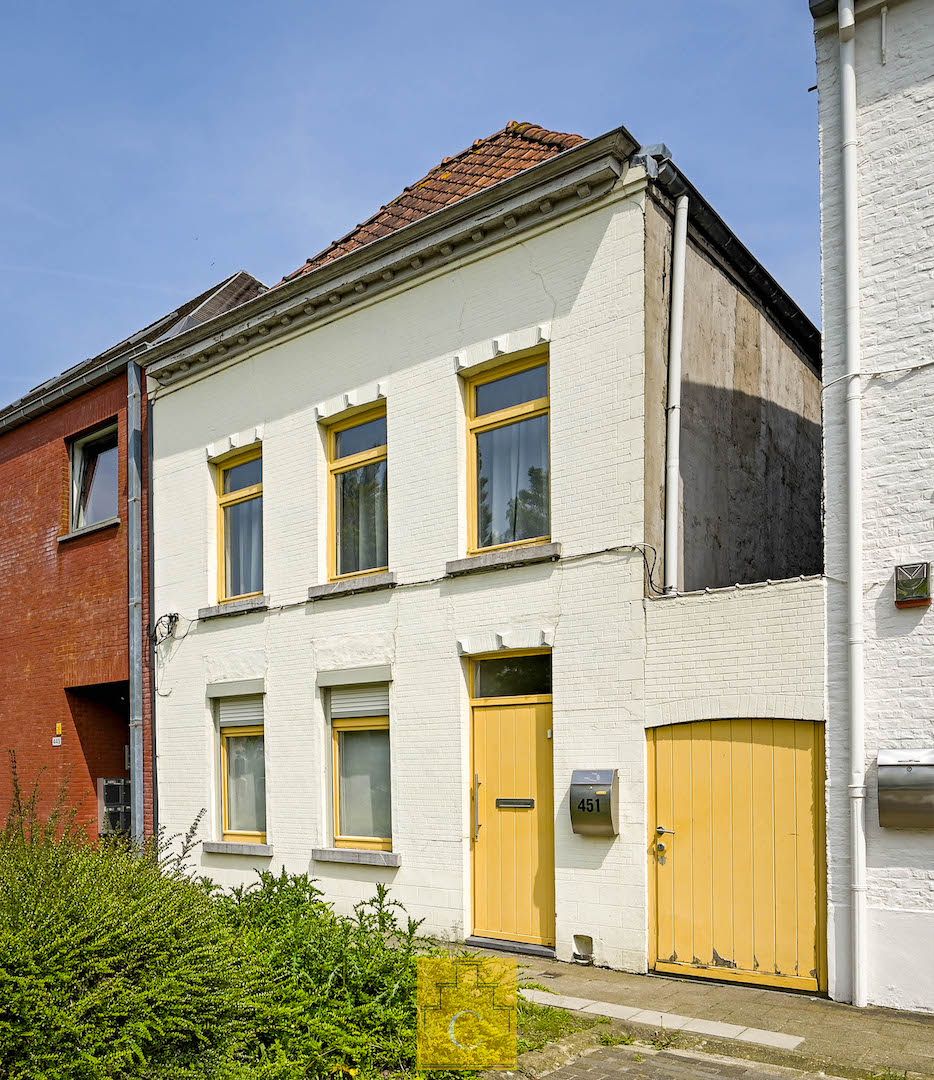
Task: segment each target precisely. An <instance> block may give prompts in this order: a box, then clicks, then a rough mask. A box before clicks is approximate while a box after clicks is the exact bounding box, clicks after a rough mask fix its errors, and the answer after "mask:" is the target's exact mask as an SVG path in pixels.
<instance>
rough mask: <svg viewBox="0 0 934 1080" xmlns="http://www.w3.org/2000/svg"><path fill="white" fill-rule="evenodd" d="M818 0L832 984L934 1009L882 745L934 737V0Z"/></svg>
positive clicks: (909, 837)
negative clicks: (854, 421) (854, 832)
mask: <svg viewBox="0 0 934 1080" xmlns="http://www.w3.org/2000/svg"><path fill="white" fill-rule="evenodd" d="M838 7H839V10H838ZM811 10H812V13H813V14H814V16H815V28H816V44H817V67H818V80H819V91H820V150H821V208H822V252H823V312H824V383H825V393H824V417H825V425H824V454H825V481H826V523H825V528H826V572H827V599H828V607H827V620H828V621H827V635H828V637H827V647H828V653H827V659H828V689H827V709H828V714H827V726H828V738H827V749H828V760H829V761H830V763H831V769H830V778H829V779H830V786H829V801H828V818H829V822H830V830H829V845H828V859H829V866H828V869H829V903H830V909H829V910H830V917H829V937H830V953H831V967H832V969H835V971H836V978H835V980H833V981H832V984H831V988H832V991H833V992H834V994H835V995H836V996H839V997H842V998H844V999H847V1000H856V1001H857V1002H859V1003H861V1004H862V1003H866V1002H869V1003H873V1004H879V1005H890V1006H897V1007H902V1008H912V1009H927V1010H934V831H932V829H931V827H930V826H928V827H927V828H923V827H915V828H890V827H882V826H880V823H879V812H878V800H877V792H878V771H877V766H876V762H877V757H878V754H879V752H880V751H883V752H884V751H911V752H916V751H923V750H925V749H927V750H929V751H934V612H932V610H931V608H930V607H926V606H914V607H906V608H898V607H896V605H895V602H894V601H895V593H894V575H895V567H896V566H897V565H901V564H916V563H920V562H930V561H931V560H932V557H934V481H932V475H934V367H932V342H934V277H932V260H934V7H932V5H931V4H930V3H929V2H928V0H901V2H899V0H888V3H880V2H877V0H859V2H858V3H857V4H856V6H855V12H854V10H853V8H852V5H851V4H850V3H847V2H841V3H840V4H839V5H838V4H837V2H836V0H811ZM854 15H855V19H854ZM851 61H852V68H851V69H848V68H847V65H848V64H849V63H850V62H851ZM844 70H849V78H850V81H848V82H847V85H848V86H849V88H850V90H851V91H852V90H853V89H854V88H855V97H853V98H852V99H851V100H853V102H854V105H855V108H854V109H853V116H852V121H853V124H854V135H855V141H854V142H853V143H852V144H851V145H852V147H853V149H852V151H851V153H852V160H853V188H854V195H855V201H854V204H853V205H854V207H855V213H854V215H853V220H852V223H851V226H852V225H855V226H856V227H855V229H854V228H852V227H851V231H850V233H849V241H848V233H847V229H846V228H845V220H844V205H845V203H844V184H845V181H844V171H843V161H842V150H843V146H844V142H845V140H844V136H843V131H844V128H843V126H842V123H843V118H842V115H841V114H842V111H843V107H842V98H841V72H842V71H844ZM848 243H849V247H850V250H851V251H853V253H854V254H853V259H852V262H851V264H850V267H851V274H852V278H851V283H852V287H853V289H854V297H855V300H856V303H855V304H854V305H853V313H854V316H855V321H854V323H853V324H852V329H851V331H850V335H849V336H850V345H851V347H853V348H855V349H856V350H857V351H856V353H855V356H856V358H857V361H856V362H857V364H858V367H859V368H860V369H861V373H862V374H861V377H860V378H859V379H857V380H854V379H853V378H851V377H847V373H848V370H849V372H850V373H851V374H852V373H853V371H854V367H853V364H852V362H851V363H850V364H849V365H848V357H847V346H848V332H847V327H846V321H845V315H846V311H845V286H846V266H847V262H846V252H847V246H848ZM851 385H857V386H858V387H859V389H860V390H861V402H860V403H859V405H858V409H859V412H860V413H861V427H862V430H861V434H860V435H859V436H858V438H857V439H856V440H855V445H856V448H857V450H858V452H859V454H860V455H861V465H859V466H856V467H854V469H853V477H854V478H855V480H854V483H855V485H856V486H857V487H858V494H859V495H860V496H861V500H862V511H861V513H859V512H857V513H856V514H854V518H855V519H856V520H857V521H858V523H859V524H860V528H861V532H862V540H861V544H860V545H859V548H860V550H859V551H858V553H857V554H856V555H855V556H854V564H850V565H848V558H847V552H848V542H849V540H850V538H851V535H852V534H851V527H850V517H849V514H848V509H847V485H848V480H849V478H850V477H849V469H848V460H847V430H848V429H847V415H846V399H847V390H848V387H849V386H851ZM857 473H858V475H857ZM857 539H858V537H857ZM854 565H855V570H854ZM860 574H861V576H862V583H861V585H862V603H861V605H858V606H859V610H860V611H861V614H862V618H863V627H862V630H861V631H858V632H856V633H855V634H854V633H853V631H852V629H851V627H850V621H849V618H848V607H847V588H848V582H850V581H851V580H854V578H855V580H856V581H857V588H859V584H860V583H859V575H860ZM851 637H856V638H857V639H862V638H864V639H865V643H864V644H863V645H862V650H861V651H862V653H863V660H862V666H863V676H862V679H861V683H862V696H863V697H864V706H863V707H862V708H859V705H858V699H859V692H858V691H857V694H856V701H857V705H856V706H855V707H854V708H851V703H852V701H853V700H854V699H853V697H852V696H851V690H850V689H849V688H848V677H849V674H850V663H849V661H848V657H847V647H848V645H847V643H848V639H849V638H851ZM856 647H857V648H859V645H858V643H857V646H856ZM854 712H856V713H857V714H858V716H857V717H856V719H855V722H856V723H858V724H859V726H860V727H861V728H862V729H863V730H864V739H865V753H864V754H862V755H859V754H858V752H857V756H858V757H861V758H862V762H861V764H862V769H863V770H864V777H860V776H859V775H856V776H855V777H853V778H851V775H850V769H849V762H848V754H849V747H850V738H849V732H850V724H851V721H854V717H853V713H854ZM859 717H861V718H862V719H861V720H860V719H859ZM859 764H860V762H857V765H859ZM858 771H859V770H858V769H856V770H854V772H856V773H857V774H858ZM850 784H854V788H855V789H856V790H855V791H854V794H855V795H857V796H859V795H860V794H861V790H860V789H861V788H862V787H863V785H864V786H865V799H864V800H859V801H860V802H861V803H862V806H861V807H860V809H858V810H857V814H858V815H859V816H861V817H862V820H863V822H864V827H865V841H860V840H858V841H857V843H858V845H859V846H860V847H861V848H862V852H863V854H862V856H861V858H862V859H864V861H865V872H860V870H859V869H858V868H857V872H856V880H854V878H853V866H854V863H853V862H852V860H851V855H850V852H851V837H850V835H849V832H850V824H849V822H850V810H849V808H848V805H847V804H848V801H849V799H848V787H849V785H850ZM853 886H855V888H854V887H853ZM854 900H855V903H856V905H860V904H864V906H865V927H864V929H863V931H862V933H858V932H857V933H856V934H855V935H854V926H853V922H854V920H853V917H852V916H853V912H854ZM854 954H855V955H856V956H857V957H858V959H857V960H856V962H855V965H854ZM854 966H855V967H856V968H859V969H861V970H859V971H858V972H857V974H858V975H859V976H860V978H859V979H857V980H854Z"/></svg>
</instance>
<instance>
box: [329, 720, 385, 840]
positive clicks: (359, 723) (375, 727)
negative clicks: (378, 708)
mask: <svg viewBox="0 0 934 1080" xmlns="http://www.w3.org/2000/svg"><path fill="white" fill-rule="evenodd" d="M388 730H389V717H388V716H350V717H342V718H337V719H333V720H332V721H331V745H332V753H333V763H332V768H331V771H332V773H333V780H334V794H333V799H334V846H335V847H342V848H361V849H363V850H365V851H392V837H391V836H345V835H344V834H343V833H342V832H341V771H340V765H341V759H340V752H341V751H340V736H341V732H342V731H388Z"/></svg>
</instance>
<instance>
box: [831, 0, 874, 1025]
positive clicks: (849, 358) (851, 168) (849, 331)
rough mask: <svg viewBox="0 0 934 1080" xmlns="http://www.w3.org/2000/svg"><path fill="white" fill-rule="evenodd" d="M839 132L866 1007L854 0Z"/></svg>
mask: <svg viewBox="0 0 934 1080" xmlns="http://www.w3.org/2000/svg"><path fill="white" fill-rule="evenodd" d="M837 14H838V20H839V32H840V126H841V136H842V139H841V164H842V175H843V266H844V325H845V350H846V376H847V378H846V495H847V497H846V508H847V612H848V619H847V622H848V640H849V658H848V659H849V665H848V667H849V706H850V731H849V735H850V784H849V796H850V910H851V912H852V915H851V945H852V957H851V963H852V965H853V1004H854V1005H865V1004H866V1003H867V1001H868V993H867V985H866V984H867V971H866V967H867V964H866V957H867V940H866V725H865V709H864V686H863V640H864V638H863V495H862V474H863V468H862V437H861V426H862V384H861V381H860V350H859V345H860V341H859V203H858V191H857V168H858V159H857V135H856V12H855V0H839V5H838V11H837Z"/></svg>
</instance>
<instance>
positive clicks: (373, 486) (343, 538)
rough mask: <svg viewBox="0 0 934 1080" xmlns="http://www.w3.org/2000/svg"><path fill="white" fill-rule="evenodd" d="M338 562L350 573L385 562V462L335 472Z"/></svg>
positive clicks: (384, 564)
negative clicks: (337, 511)
mask: <svg viewBox="0 0 934 1080" xmlns="http://www.w3.org/2000/svg"><path fill="white" fill-rule="evenodd" d="M338 499H339V503H340V506H339V527H340V541H339V547H340V552H339V553H340V565H339V567H338V572H339V573H341V574H353V573H356V572H357V571H359V570H370V569H372V568H373V567H376V566H386V565H388V563H389V551H388V547H389V545H388V524H387V516H386V509H387V502H388V499H387V476H386V462H385V461H378V462H375V463H374V464H372V465H364V466H363V468H361V469H351V470H350V471H349V472H345V473H341V474H340V475H339V476H338Z"/></svg>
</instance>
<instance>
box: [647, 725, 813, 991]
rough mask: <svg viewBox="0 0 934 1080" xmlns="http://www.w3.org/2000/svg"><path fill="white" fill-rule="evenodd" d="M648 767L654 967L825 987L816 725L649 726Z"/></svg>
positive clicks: (808, 987)
mask: <svg viewBox="0 0 934 1080" xmlns="http://www.w3.org/2000/svg"><path fill="white" fill-rule="evenodd" d="M648 769H649V829H650V833H649V860H650V867H651V877H652V882H651V892H652V900H653V905H652V907H653V910H652V917H653V928H652V933H651V935H650V941H651V945H652V956H651V957H650V960H651V963H652V966H653V967H654V969H655V970H656V971H663V972H678V973H681V974H685V975H700V976H706V977H708V978H714V979H731V980H736V981H739V982H750V983H760V984H762V985H767V986H782V987H793V988H796V989H801V990H822V989H824V986H825V978H824V970H825V963H824V955H825V951H826V949H825V944H824V933H823V910H824V870H823V865H824V863H823V820H824V809H823V807H824V800H823V772H824V770H823V729H822V726H821V725H820V724H814V723H811V722H809V721H801V720H713V721H703V722H698V723H691V724H674V725H671V726H669V727H660V728H654V729H650V730H649V732H648Z"/></svg>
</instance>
